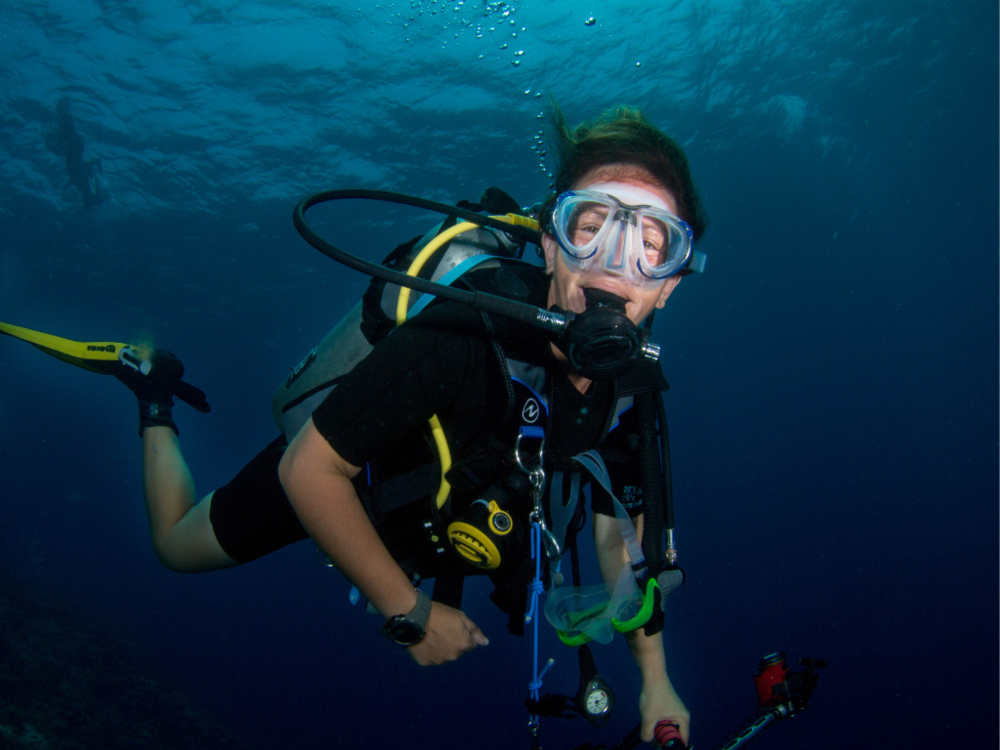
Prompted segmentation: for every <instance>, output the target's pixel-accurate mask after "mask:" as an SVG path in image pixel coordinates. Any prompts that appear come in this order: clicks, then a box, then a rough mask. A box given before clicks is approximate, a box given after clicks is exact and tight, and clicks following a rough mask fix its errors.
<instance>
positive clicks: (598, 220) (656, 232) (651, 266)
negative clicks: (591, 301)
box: [552, 182, 694, 284]
mask: <svg viewBox="0 0 1000 750" xmlns="http://www.w3.org/2000/svg"><path fill="white" fill-rule="evenodd" d="M552 229H553V232H554V234H555V237H556V240H557V241H558V242H559V246H560V247H561V248H562V249H563V252H564V253H565V256H564V257H565V260H566V262H567V265H569V266H570V267H571V268H574V269H576V270H580V271H597V272H603V273H608V274H612V275H614V276H621V277H624V278H625V279H627V280H628V281H629V282H630V283H632V284H659V283H661V282H662V281H663V280H664V279H666V278H667V277H669V276H672V275H674V274H675V273H677V272H678V271H680V270H682V269H683V268H684V267H685V265H686V264H687V263H688V261H689V260H690V259H691V248H692V245H693V244H694V235H693V233H692V231H691V227H690V226H688V224H687V222H685V221H683V220H682V219H679V218H678V217H676V216H674V214H672V213H671V212H670V211H669V209H668V208H667V206H666V204H665V203H664V202H663V200H662V199H661V198H660V197H659V196H658V195H656V194H655V193H653V192H651V191H649V190H645V189H643V188H641V187H638V186H636V185H629V184H626V183H617V182H609V183H599V184H596V185H590V186H589V187H588V188H587V189H586V190H568V191H566V192H565V193H563V194H562V195H560V196H559V197H558V198H557V199H556V205H555V208H554V209H553V211H552Z"/></svg>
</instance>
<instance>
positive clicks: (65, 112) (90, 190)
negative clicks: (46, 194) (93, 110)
mask: <svg viewBox="0 0 1000 750" xmlns="http://www.w3.org/2000/svg"><path fill="white" fill-rule="evenodd" d="M56 115H57V116H58V117H59V126H58V127H57V128H56V129H55V130H53V131H51V132H49V133H47V134H46V136H45V146H46V148H48V149H49V151H51V152H52V153H54V154H58V155H59V156H63V157H65V158H66V185H65V186H64V187H69V186H70V185H74V186H75V187H76V189H77V190H79V191H80V194H81V195H82V196H83V207H84V208H93V207H94V206H99V205H101V204H102V203H104V201H105V199H106V198H107V193H105V192H104V188H103V186H102V184H101V178H100V175H102V174H104V168H103V167H102V166H101V160H100V159H93V160H91V161H85V160H84V158H83V149H84V144H83V137H82V136H81V135H80V134H79V133H78V132H77V130H76V122H75V121H74V120H73V115H71V114H70V112H69V97H68V96H64V97H63V98H62V99H60V100H59V101H58V102H57V103H56Z"/></svg>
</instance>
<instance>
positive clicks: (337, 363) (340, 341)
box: [271, 188, 526, 442]
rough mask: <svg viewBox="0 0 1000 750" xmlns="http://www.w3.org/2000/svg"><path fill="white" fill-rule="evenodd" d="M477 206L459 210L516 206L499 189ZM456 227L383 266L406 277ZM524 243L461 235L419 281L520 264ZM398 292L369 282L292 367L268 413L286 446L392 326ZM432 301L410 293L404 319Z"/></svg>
mask: <svg viewBox="0 0 1000 750" xmlns="http://www.w3.org/2000/svg"><path fill="white" fill-rule="evenodd" d="M480 201H481V203H480V205H479V206H473V205H471V204H468V202H466V201H463V202H461V203H460V204H459V206H460V207H463V204H464V205H465V206H469V207H470V208H474V209H478V210H486V211H488V212H490V213H496V212H500V211H509V210H510V208H511V206H513V207H515V208H516V207H517V204H516V202H515V201H514V199H513V198H511V197H510V196H508V195H507V194H506V193H504V192H503V191H501V190H499V189H497V188H490V189H489V190H487V191H486V192H485V193H484V194H483V197H482V198H481V199H480ZM517 210H519V209H517ZM454 223H455V220H454V218H453V217H449V218H448V219H447V220H445V221H444V222H442V223H440V224H438V225H437V226H435V227H434V228H433V229H431V230H430V231H429V232H427V233H426V234H425V235H424V236H423V237H417V238H414V239H412V240H410V241H409V242H407V243H404V244H403V245H400V246H399V247H397V248H396V249H395V250H393V251H392V252H391V253H390V254H389V255H388V256H387V257H386V258H385V260H384V261H383V262H382V266H383V267H385V268H389V269H392V270H401V271H404V272H405V271H406V270H407V269H409V268H411V266H412V265H413V262H414V260H415V259H416V258H417V257H418V255H419V254H420V252H421V251H422V250H423V249H424V248H425V247H426V246H427V245H428V244H429V243H430V242H431V240H433V239H434V238H435V237H437V236H438V235H439V234H440V233H442V232H443V231H445V230H447V229H449V228H450V227H451V226H452V225H454ZM525 244H526V241H525V240H524V239H514V238H513V237H512V236H511V235H510V234H508V233H507V232H504V231H501V230H499V229H495V228H491V227H486V226H480V227H477V228H475V229H470V230H469V231H466V232H463V233H462V234H459V235H458V236H456V237H454V238H453V239H451V240H450V241H448V242H447V243H446V244H445V245H444V246H443V247H441V248H439V249H438V250H437V251H436V252H435V253H434V255H433V256H432V257H431V259H430V260H428V261H427V262H426V263H424V264H423V266H422V267H421V269H420V271H419V273H418V274H417V276H418V277H419V278H422V279H426V280H428V281H433V282H437V283H441V284H446V285H450V284H451V283H453V282H454V281H455V280H457V279H458V278H460V277H461V275H462V274H463V273H465V272H467V271H469V270H471V269H472V268H490V267H491V266H495V265H499V263H498V262H497V261H494V260H492V259H493V258H517V259H520V258H521V256H522V254H523V252H524V247H525ZM400 292H401V288H400V286H399V285H397V284H393V283H390V282H388V281H384V280H382V279H379V278H373V279H372V282H371V284H370V285H369V288H368V290H367V291H366V292H365V294H364V297H363V298H362V301H361V302H358V304H356V305H355V306H354V307H353V308H351V310H350V311H349V312H348V313H347V315H345V316H344V317H343V318H342V319H341V320H340V322H338V323H337V325H336V326H334V328H333V330H331V331H330V332H329V333H328V334H327V335H326V336H325V337H323V340H322V341H320V342H319V343H318V344H317V345H316V346H314V347H313V348H312V349H311V350H310V351H309V352H308V353H307V354H306V355H305V357H303V358H302V360H301V361H300V362H299V363H298V364H297V365H296V366H295V367H293V368H292V370H291V372H290V373H289V374H288V376H287V377H286V378H285V379H284V381H282V383H281V384H280V385H279V386H278V388H277V389H276V390H275V392H274V396H273V397H272V399H271V413H272V415H273V417H274V421H275V424H276V425H277V426H278V429H279V430H280V431H281V432H282V433H283V434H284V435H285V437H286V439H287V440H288V441H289V442H291V441H292V439H293V438H294V437H295V436H296V435H297V434H298V432H299V430H300V429H302V426H303V425H305V423H306V422H307V421H308V420H309V416H310V415H311V414H312V412H313V410H314V409H316V407H317V406H319V405H320V403H322V401H323V399H324V398H326V395H327V394H328V393H329V392H330V391H331V390H332V389H333V388H334V387H335V386H336V385H337V382H338V381H339V380H340V378H342V377H344V376H345V375H347V373H349V372H350V371H351V370H353V369H354V367H355V366H356V365H357V364H358V363H359V362H360V361H361V360H363V359H364V358H365V357H367V356H368V355H369V354H370V353H371V351H372V349H373V348H374V347H375V345H377V344H378V343H379V342H381V341H382V339H384V338H385V337H386V336H387V335H388V334H389V331H391V330H392V329H393V328H394V327H395V325H396V323H395V321H396V312H397V305H398V302H399V296H400ZM433 298H434V295H432V294H425V293H422V292H416V291H413V292H411V293H410V295H409V300H408V301H407V305H406V310H407V315H415V314H416V313H417V312H419V311H420V310H421V309H423V307H425V306H426V305H427V304H428V303H429V302H430V301H431V300H432V299H433Z"/></svg>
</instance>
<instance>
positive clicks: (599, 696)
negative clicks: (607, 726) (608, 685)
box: [587, 688, 610, 716]
mask: <svg viewBox="0 0 1000 750" xmlns="http://www.w3.org/2000/svg"><path fill="white" fill-rule="evenodd" d="M609 703H610V701H609V700H608V694H607V693H606V692H605V691H604V690H601V689H600V688H597V689H596V690H591V691H590V692H589V693H588V694H587V713H589V714H590V715H591V716H600V715H601V714H603V713H604V712H605V711H607V710H608V705H609Z"/></svg>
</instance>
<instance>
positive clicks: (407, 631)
mask: <svg viewBox="0 0 1000 750" xmlns="http://www.w3.org/2000/svg"><path fill="white" fill-rule="evenodd" d="M385 630H386V635H388V636H389V640H391V641H394V642H395V643H398V644H399V645H400V646H412V645H413V644H414V643H419V642H420V639H421V638H423V637H424V629H423V628H422V627H420V626H419V625H417V623H415V622H411V621H410V620H404V619H399V620H395V621H394V622H393V621H390V622H389V623H388V624H387V625H386V628H385Z"/></svg>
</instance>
